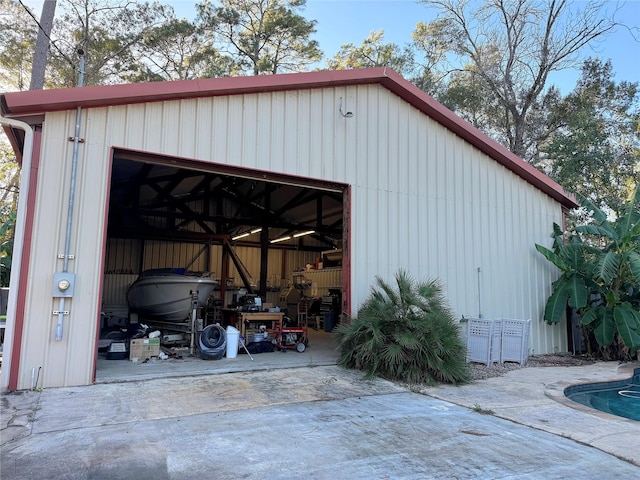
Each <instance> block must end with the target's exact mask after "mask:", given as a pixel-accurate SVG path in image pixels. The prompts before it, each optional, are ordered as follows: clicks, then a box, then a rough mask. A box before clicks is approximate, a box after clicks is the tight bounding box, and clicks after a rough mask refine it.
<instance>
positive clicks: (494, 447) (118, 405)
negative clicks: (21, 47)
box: [0, 365, 640, 480]
mask: <svg viewBox="0 0 640 480" xmlns="http://www.w3.org/2000/svg"><path fill="white" fill-rule="evenodd" d="M527 370H534V369H528V368H527V369H522V370H517V371H515V373H517V372H525V371H527ZM511 373H514V372H510V374H511ZM507 377H509V375H506V376H505V377H501V378H504V379H505V380H504V381H503V383H504V384H506V383H508V382H509V383H511V382H512V379H511V380H507ZM490 380H491V379H490ZM483 382H484V381H482V382H476V383H475V384H472V385H469V386H467V387H462V388H472V389H476V388H478V387H477V385H482V383H483ZM447 388H454V389H455V387H446V388H445V390H446V389H447ZM491 388H494V389H495V388H498V387H496V386H495V385H494V386H492V387H491ZM427 390H429V389H427ZM436 390H438V388H436V389H434V390H433V393H438V392H436ZM453 392H455V393H456V395H462V396H463V397H464V391H463V390H462V389H460V388H457V389H455V390H453ZM467 392H472V390H467ZM425 393H426V394H425ZM439 394H443V395H444V393H443V391H442V390H439ZM469 395H473V394H472V393H469ZM496 395H497V394H496ZM493 398H494V400H495V399H496V398H497V397H495V396H494V397H493ZM458 400H459V398H458ZM473 400H474V399H473V398H471V397H470V398H468V399H467V401H468V402H473ZM547 400H549V401H553V400H550V399H547ZM523 401H525V402H529V397H528V394H525V395H523ZM478 403H479V404H480V405H482V406H485V407H486V406H490V405H488V403H487V397H485V399H484V400H479V401H478ZM471 404H472V405H473V403H471ZM557 405H558V411H559V412H560V413H559V415H560V416H562V415H566V411H565V409H567V408H568V407H565V406H563V405H561V404H557ZM529 406H530V407H532V405H531V404H529ZM2 407H3V408H2V416H3V418H2V427H3V429H2V451H1V457H0V460H1V466H2V472H1V476H2V478H11V479H30V480H35V479H48V480H49V479H140V480H144V479H154V480H161V479H199V480H200V479H221V480H222V479H234V480H237V479H241V478H242V479H292V478H296V479H297V478H304V479H331V480H336V479H343V478H352V479H392V478H393V479H403V478H406V479H510V478H512V479H515V478H517V479H563V478H567V479H569V478H570V479H574V480H575V479H608V478H611V479H614V478H615V479H620V478H639V477H640V467H638V466H636V465H634V464H633V463H632V462H630V461H625V460H622V459H620V458H617V457H616V456H614V455H612V454H610V453H606V452H604V451H602V450H600V449H596V448H594V447H592V446H589V445H585V444H582V443H580V442H576V441H574V440H570V439H568V438H564V437H562V436H559V435H557V434H553V433H549V432H546V431H543V430H539V429H536V428H531V427H528V426H525V425H521V424H518V423H515V422H513V421H511V420H508V419H505V418H498V417H497V416H494V415H486V414H481V413H478V412H476V411H474V410H473V409H472V408H467V407H465V406H460V405H456V404H454V403H451V402H449V401H446V400H443V399H438V398H434V397H433V396H430V394H429V392H428V391H427V392H423V393H418V392H416V391H411V390H408V389H405V388H402V387H401V386H398V385H395V384H393V383H390V382H386V381H383V380H375V381H366V380H364V379H363V378H362V375H361V374H360V373H359V372H354V371H347V370H343V369H341V368H339V367H337V366H335V365H333V366H316V367H313V366H307V367H300V368H285V369H277V370H264V371H248V372H236V373H232V374H231V373H230V374H218V375H202V376H190V377H181V378H164V379H151V380H145V381H134V382H126V383H110V384H99V385H93V386H88V387H75V388H51V389H45V390H44V391H42V392H16V393H10V394H4V395H3V396H2ZM544 408H547V406H546V405H545V407H544ZM529 414H530V415H531V410H529ZM547 419H548V420H549V421H553V420H554V418H549V417H548V416H547ZM634 423H638V422H634ZM632 426H633V424H632ZM638 428H639V429H640V424H639V426H638ZM639 431H640V430H639ZM627 433H629V432H627ZM636 440H638V443H637V445H638V446H639V448H640V436H639V437H636Z"/></svg>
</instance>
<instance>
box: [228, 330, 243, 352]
mask: <svg viewBox="0 0 640 480" xmlns="http://www.w3.org/2000/svg"><path fill="white" fill-rule="evenodd" d="M239 340H240V330H238V329H237V328H235V327H232V326H231V325H229V326H228V327H227V358H236V357H237V356H238V341H239Z"/></svg>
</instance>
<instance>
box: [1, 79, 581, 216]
mask: <svg viewBox="0 0 640 480" xmlns="http://www.w3.org/2000/svg"><path fill="white" fill-rule="evenodd" d="M372 83H378V84H380V85H382V86H384V87H385V88H387V89H388V90H390V91H391V92H393V93H395V94H396V95H398V96H399V97H401V98H402V99H404V100H405V101H406V102H408V103H409V104H411V105H412V106H414V107H415V108H417V109H418V110H420V111H421V112H423V113H425V114H426V115H428V116H429V117H431V118H433V119H434V120H435V121H437V122H438V123H440V124H442V125H443V126H444V127H446V128H448V129H449V130H451V131H452V132H453V133H455V134H456V135H458V136H459V137H461V138H463V139H464V140H466V141H467V142H469V143H470V144H472V145H473V146H475V147H476V148H478V149H479V150H480V151H482V152H483V153H485V154H486V155H488V156H489V157H491V158H493V159H494V160H496V161H497V162H498V163H500V164H501V165H503V166H504V167H506V168H507V169H509V170H511V171H512V172H514V173H515V174H516V175H519V176H520V177H522V178H523V179H524V180H525V181H527V182H529V183H530V184H532V185H533V186H535V187H536V188H538V189H539V190H541V191H543V192H544V193H546V194H547V195H549V196H550V197H552V198H553V199H555V200H557V201H558V202H560V203H561V204H562V205H564V206H565V207H567V208H574V207H576V206H578V204H577V202H576V200H575V198H573V196H571V195H569V194H567V193H566V192H565V191H564V189H563V188H562V187H561V186H560V185H558V184H557V183H556V182H554V181H553V180H552V179H551V178H549V177H548V176H546V175H545V174H543V173H542V172H540V171H538V170H537V169H535V168H534V167H533V166H531V165H530V164H528V163H527V162H525V161H524V160H522V159H521V158H519V157H517V156H516V155H514V154H513V153H511V152H510V151H509V150H508V149H506V148H505V147H503V146H502V145H500V144H498V143H497V142H496V141H494V140H492V139H491V138H489V137H488V136H487V135H485V134H484V133H482V132H481V131H480V130H478V129H477V128H475V127H473V126H472V125H470V124H469V123H467V122H466V121H465V120H463V119H461V118H460V117H458V116H457V115H456V114H454V113H453V112H452V111H450V110H449V109H447V108H446V107H444V106H443V105H441V104H440V103H438V102H437V101H435V100H434V99H433V98H431V97H430V96H429V95H427V94H426V93H425V92H423V91H422V90H420V89H419V88H418V87H416V86H415V85H413V84H412V83H410V82H408V81H407V80H405V79H404V78H402V77H401V76H400V75H399V74H397V73H396V72H394V71H393V70H391V69H388V68H385V67H381V68H368V69H356V70H335V71H331V70H323V71H318V72H308V73H289V74H279V75H259V76H252V77H228V78H206V79H199V80H180V81H173V82H152V83H134V84H126V85H104V86H94V87H82V88H65V89H57V90H36V91H28V92H15V93H6V94H4V95H3V98H2V100H3V101H2V110H3V114H4V115H6V116H22V115H33V114H39V113H43V112H52V111H59V110H72V109H75V108H77V107H78V106H81V107H83V108H95V107H105V106H111V105H126V104H133V103H144V102H160V101H165V100H181V99H188V98H198V97H211V96H222V95H239V94H247V93H260V92H274V91H285V90H300V89H309V88H323V87H336V86H346V85H363V84H372Z"/></svg>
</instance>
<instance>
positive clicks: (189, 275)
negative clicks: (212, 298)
mask: <svg viewBox="0 0 640 480" xmlns="http://www.w3.org/2000/svg"><path fill="white" fill-rule="evenodd" d="M217 284H218V282H217V281H215V280H213V279H212V278H210V277H209V274H208V273H202V272H192V271H189V270H186V269H181V268H163V269H153V270H146V271H144V272H143V273H142V274H141V275H140V277H139V278H138V279H137V280H136V281H135V282H133V283H132V284H131V285H130V286H129V288H128V290H127V303H128V305H129V311H130V312H131V313H137V314H138V315H139V316H140V317H143V318H151V319H156V320H162V321H165V322H183V321H184V320H186V319H187V318H188V317H189V315H190V314H191V312H192V310H193V308H194V305H193V302H194V301H197V305H196V307H199V306H202V305H206V303H207V299H208V298H209V295H211V292H213V289H214V288H215V287H216V285H217Z"/></svg>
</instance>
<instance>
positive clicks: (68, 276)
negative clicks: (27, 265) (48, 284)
mask: <svg viewBox="0 0 640 480" xmlns="http://www.w3.org/2000/svg"><path fill="white" fill-rule="evenodd" d="M75 280H76V276H75V274H74V273H69V272H56V273H54V274H53V296H54V297H73V287H74V286H75V283H76V282H75Z"/></svg>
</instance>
